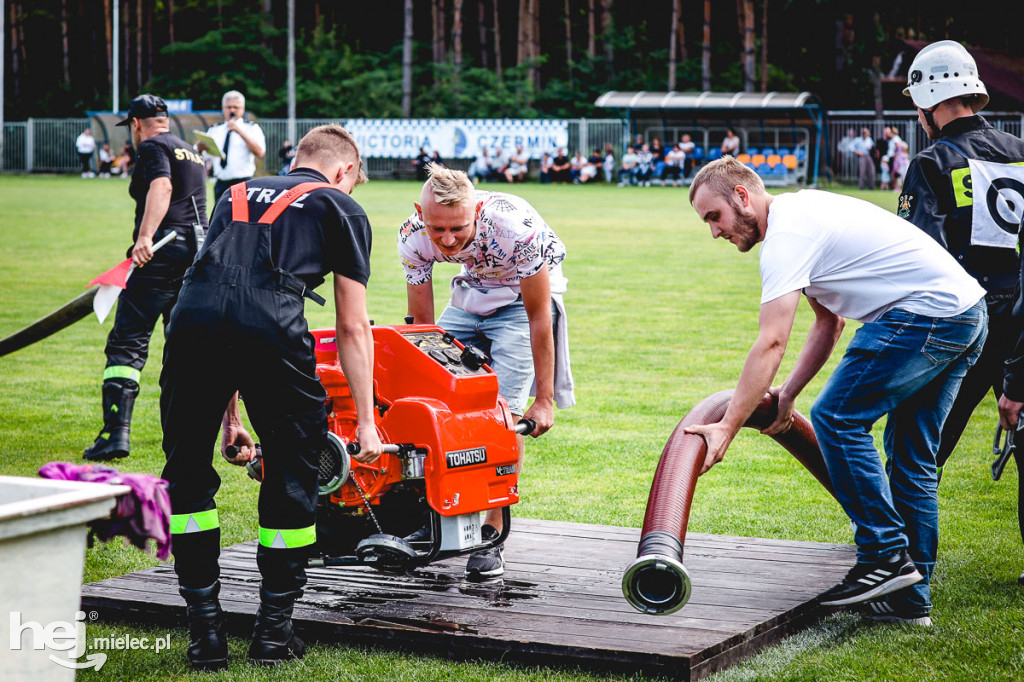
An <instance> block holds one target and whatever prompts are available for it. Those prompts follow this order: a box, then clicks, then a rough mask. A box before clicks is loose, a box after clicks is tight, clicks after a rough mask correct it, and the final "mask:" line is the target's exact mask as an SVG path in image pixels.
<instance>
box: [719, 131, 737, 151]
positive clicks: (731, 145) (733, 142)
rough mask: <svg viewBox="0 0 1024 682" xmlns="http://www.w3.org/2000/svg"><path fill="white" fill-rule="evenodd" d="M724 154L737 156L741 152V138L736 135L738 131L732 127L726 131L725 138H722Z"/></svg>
mask: <svg viewBox="0 0 1024 682" xmlns="http://www.w3.org/2000/svg"><path fill="white" fill-rule="evenodd" d="M721 149H722V155H723V156H724V155H726V154H728V155H730V156H733V157H735V156H736V155H737V154H739V153H740V138H738V137H736V133H734V132H733V130H732V128H729V129H728V130H726V131H725V139H724V140H722V147H721Z"/></svg>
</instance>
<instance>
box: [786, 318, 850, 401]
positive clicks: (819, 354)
mask: <svg viewBox="0 0 1024 682" xmlns="http://www.w3.org/2000/svg"><path fill="white" fill-rule="evenodd" d="M837 319H838V322H833V323H829V322H826V321H815V323H814V324H812V325H811V329H810V331H809V332H808V333H807V341H806V342H805V343H804V347H803V348H802V349H801V350H800V356H799V357H798V358H797V360H796V366H794V367H793V371H792V372H790V374H789V377H788V378H787V379H786V383H785V385H784V387H783V389H784V390H785V392H786V395H787V396H789V397H790V398H796V396H798V395H800V392H801V391H803V390H804V388H806V386H807V384H808V383H810V381H811V379H813V378H814V377H815V376H816V375H817V374H818V372H820V371H821V368H822V367H824V366H825V363H826V362H828V359H829V358H830V357H832V351H834V350H835V347H836V343H838V342H839V337H840V336H842V334H843V326H844V324H845V323H844V322H843V320H842V318H837Z"/></svg>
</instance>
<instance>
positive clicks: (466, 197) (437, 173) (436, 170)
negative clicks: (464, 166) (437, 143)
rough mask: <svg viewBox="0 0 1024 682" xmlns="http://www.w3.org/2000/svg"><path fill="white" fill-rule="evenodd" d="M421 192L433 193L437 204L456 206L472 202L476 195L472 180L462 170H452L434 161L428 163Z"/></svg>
mask: <svg viewBox="0 0 1024 682" xmlns="http://www.w3.org/2000/svg"><path fill="white" fill-rule="evenodd" d="M427 173H428V174H427V182H426V184H425V185H424V186H423V192H424V194H426V193H427V192H428V187H429V192H430V194H433V196H434V201H435V202H436V203H437V204H438V205H439V206H458V205H459V204H464V203H467V202H472V201H473V200H474V198H475V197H476V194H475V192H476V190H475V189H474V187H473V181H472V180H470V179H469V176H468V175H466V173H465V172H463V171H458V170H452V169H451V168H446V167H444V166H441V165H439V164H436V163H432V164H430V166H429V167H428V171H427Z"/></svg>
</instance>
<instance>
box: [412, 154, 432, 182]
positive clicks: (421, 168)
mask: <svg viewBox="0 0 1024 682" xmlns="http://www.w3.org/2000/svg"><path fill="white" fill-rule="evenodd" d="M412 165H414V166H416V179H417V180H426V179H427V166H429V165H430V154H428V153H427V150H426V149H425V148H424V147H420V153H419V154H417V155H416V158H414V159H413V160H412Z"/></svg>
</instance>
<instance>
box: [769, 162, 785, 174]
mask: <svg viewBox="0 0 1024 682" xmlns="http://www.w3.org/2000/svg"><path fill="white" fill-rule="evenodd" d="M788 172H789V169H788V168H786V167H785V166H784V165H782V164H781V163H780V164H778V165H777V166H775V167H773V168H772V175H786V174H787V173H788Z"/></svg>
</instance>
